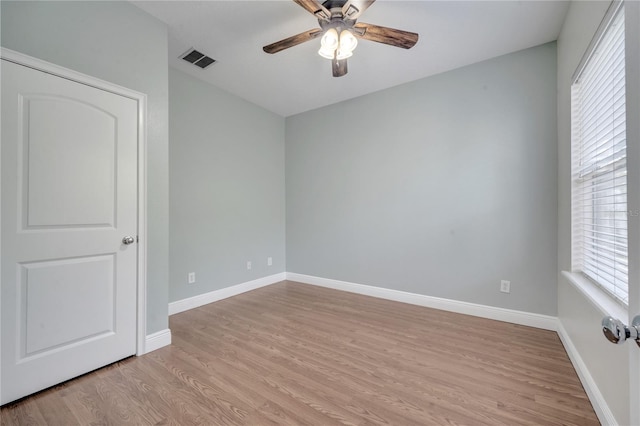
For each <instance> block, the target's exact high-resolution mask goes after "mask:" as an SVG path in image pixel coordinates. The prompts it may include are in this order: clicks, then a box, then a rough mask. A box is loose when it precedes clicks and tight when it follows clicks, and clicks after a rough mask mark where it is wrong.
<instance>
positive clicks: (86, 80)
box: [0, 47, 147, 398]
mask: <svg viewBox="0 0 640 426" xmlns="http://www.w3.org/2000/svg"><path fill="white" fill-rule="evenodd" d="M0 60H4V61H8V62H13V63H15V64H18V65H23V66H26V67H28V68H32V69H34V70H38V71H42V72H45V73H47V74H51V75H55V76H58V77H61V78H64V79H66V80H70V81H74V82H76V83H80V84H84V85H86V86H90V87H94V88H96V89H100V90H104V91H107V92H110V93H113V94H116V95H119V96H124V97H126V98H129V99H132V100H134V101H136V102H137V105H138V121H137V122H138V205H137V209H138V217H137V225H138V255H137V259H136V265H137V277H136V287H137V299H138V300H137V312H136V356H140V355H144V354H145V353H146V347H145V344H146V335H147V95H146V94H144V93H140V92H137V91H135V90H131V89H128V88H126V87H122V86H119V85H117V84H113V83H110V82H108V81H104V80H101V79H99V78H96V77H92V76H89V75H86V74H82V73H80V72H77V71H73V70H71V69H68V68H65V67H61V66H59V65H55V64H52V63H50V62H47V61H43V60H41V59H37V58H34V57H31V56H28V55H25V54H23V53H20V52H16V51H14V50H10V49H6V48H4V47H0ZM0 203H2V200H1V199H0ZM0 232H1V231H0ZM1 237H2V235H1V233H0V238H1ZM0 267H1V266H0ZM0 297H1V295H0ZM0 309H1V304H0ZM1 342H2V339H0V345H1V344H2V343H1ZM1 377H2V369H1V367H0V378H1ZM1 392H2V389H1V388H0V398H1Z"/></svg>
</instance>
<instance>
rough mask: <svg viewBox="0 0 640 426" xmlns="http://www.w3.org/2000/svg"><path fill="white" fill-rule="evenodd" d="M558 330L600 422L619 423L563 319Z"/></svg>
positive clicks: (604, 423)
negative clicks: (563, 323)
mask: <svg viewBox="0 0 640 426" xmlns="http://www.w3.org/2000/svg"><path fill="white" fill-rule="evenodd" d="M557 331H558V336H560V341H561V342H562V345H563V346H564V348H565V350H566V351H567V355H569V359H570V360H571V363H572V364H573V368H574V369H575V370H576V373H578V377H579V378H580V382H581V383H582V386H583V387H584V390H585V392H586V393H587V396H588V397H589V401H591V405H592V406H593V409H594V411H595V412H596V415H597V416H598V420H600V423H602V424H603V425H617V424H618V422H617V421H616V418H615V416H614V415H613V412H612V411H611V409H610V408H609V405H608V404H607V401H606V400H605V399H604V397H603V396H602V393H600V389H599V388H598V385H596V382H595V380H593V377H592V376H591V373H589V369H588V368H587V365H586V364H585V363H584V361H583V360H582V357H581V356H580V353H579V352H578V349H577V348H576V347H575V345H574V344H573V342H572V341H571V338H570V337H569V333H567V330H566V329H565V328H564V326H563V325H562V321H561V320H558V330H557Z"/></svg>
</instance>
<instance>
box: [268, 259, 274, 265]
mask: <svg viewBox="0 0 640 426" xmlns="http://www.w3.org/2000/svg"><path fill="white" fill-rule="evenodd" d="M272 265H273V258H272V257H267V266H272Z"/></svg>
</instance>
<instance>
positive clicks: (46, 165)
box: [0, 60, 138, 403]
mask: <svg viewBox="0 0 640 426" xmlns="http://www.w3.org/2000/svg"><path fill="white" fill-rule="evenodd" d="M0 66H1V70H0V71H1V75H2V151H1V164H2V167H1V176H2V183H1V184H2V209H1V230H2V232H1V236H2V237H1V240H2V241H1V244H2V247H1V250H2V268H1V271H2V277H1V278H2V283H1V299H0V300H1V302H0V303H1V304H2V310H1V322H2V324H1V337H0V338H1V343H2V345H1V349H0V350H1V356H2V376H1V380H2V383H1V385H2V401H1V402H2V403H6V402H9V401H12V400H15V399H18V398H21V397H23V396H26V395H28V394H30V393H33V392H36V391H38V390H41V389H44V388H46V387H49V386H52V385H54V384H57V383H60V382H62V381H65V380H68V379H70V378H73V377H75V376H78V375H80V374H83V373H86V372H89V371H91V370H94V369H96V368H99V367H101V366H104V365H106V364H109V363H112V362H114V361H117V360H119V359H122V358H125V357H127V356H129V355H133V354H135V352H136V303H137V301H136V296H137V287H136V284H137V283H136V273H137V264H136V262H137V244H132V245H124V244H122V238H123V237H124V236H125V235H133V236H135V235H137V162H138V159H137V144H138V141H137V135H138V105H137V101H135V100H132V99H129V98H126V97H123V96H119V95H116V94H113V93H110V92H107V91H104V90H100V89H97V88H94V87H90V86H87V85H84V84H80V83H76V82H73V81H70V80H67V79H64V78H61V77H57V76H54V75H51V74H47V73H44V72H40V71H36V70H34V69H31V68H28V67H25V66H22V65H17V64H14V63H12V62H8V61H6V60H2V61H1V62H0Z"/></svg>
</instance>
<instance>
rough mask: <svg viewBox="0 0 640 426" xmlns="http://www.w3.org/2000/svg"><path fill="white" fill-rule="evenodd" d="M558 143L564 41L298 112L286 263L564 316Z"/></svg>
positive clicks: (289, 129) (290, 161) (289, 143)
mask: <svg viewBox="0 0 640 426" xmlns="http://www.w3.org/2000/svg"><path fill="white" fill-rule="evenodd" d="M556 143H557V133H556V45H555V43H550V44H545V45H542V46H538V47H535V48H531V49H528V50H524V51H521V52H516V53H513V54H509V55H506V56H502V57H499V58H496V59H492V60H489V61H486V62H482V63H478V64H474V65H471V66H468V67H464V68H460V69H457V70H454V71H451V72H447V73H444V74H440V75H437V76H433V77H429V78H426V79H423V80H419V81H415V82H412V83H408V84H405V85H402V86H398V87H395V88H391V89H388V90H384V91H381V92H378V93H375V94H371V95H367V96H364V97H361V98H357V99H353V100H350V101H346V102H342V103H339V104H336V105H332V106H329V107H325V108H322V109H318V110H315V111H310V112H307V113H303V114H300V115H296V116H292V117H288V118H287V120H286V173H287V175H286V182H287V186H286V189H287V194H286V195H287V212H286V213H287V270H288V271H289V272H297V273H302V274H308V275H313V276H319V277H324V278H332V279H339V280H344V281H350V282H355V283H360V284H367V285H372V286H379V287H385V288H391V289H396V290H403V291H408V292H413V293H418V294H425V295H430V296H437V297H444V298H449V299H455V300H461V301H468V302H473V303H480V304H484V305H490V306H498V307H504V308H511V309H517V310H522V311H529V312H536V313H541V314H549V315H555V314H556V295H557V287H556V283H557V281H556V270H557V251H556V225H557V220H556V219H557V199H556V198H557V180H556V179H557V175H556V173H557V162H556V160H557V157H556V155H557V149H556V147H557V144H556ZM501 279H508V280H510V281H511V294H504V293H500V292H499V284H500V280H501Z"/></svg>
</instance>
